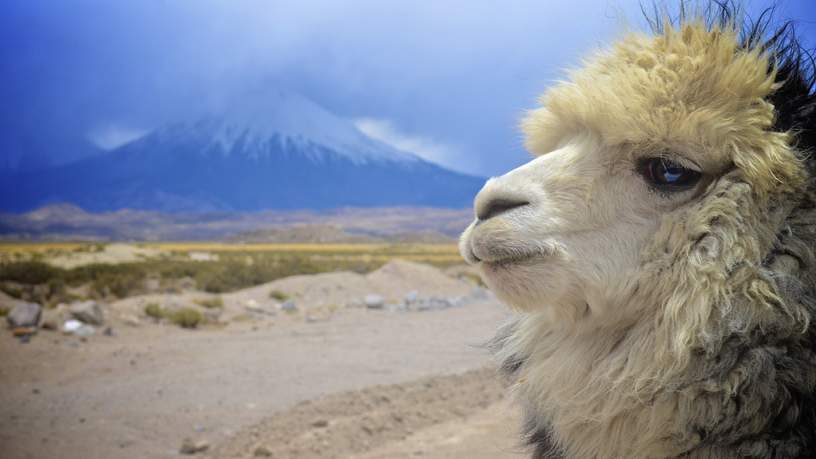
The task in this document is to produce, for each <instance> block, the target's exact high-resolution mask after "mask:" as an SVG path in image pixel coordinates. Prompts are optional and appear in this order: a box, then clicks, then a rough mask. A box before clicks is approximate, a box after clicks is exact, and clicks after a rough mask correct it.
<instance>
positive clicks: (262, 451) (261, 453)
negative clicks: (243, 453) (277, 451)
mask: <svg viewBox="0 0 816 459" xmlns="http://www.w3.org/2000/svg"><path fill="white" fill-rule="evenodd" d="M252 455H253V456H255V457H272V451H270V450H269V448H267V447H266V446H259V447H257V448H255V451H254V452H253V453H252Z"/></svg>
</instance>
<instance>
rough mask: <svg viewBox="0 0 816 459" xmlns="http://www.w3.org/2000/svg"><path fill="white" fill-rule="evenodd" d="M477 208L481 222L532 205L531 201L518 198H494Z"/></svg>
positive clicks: (477, 215) (477, 214)
mask: <svg viewBox="0 0 816 459" xmlns="http://www.w3.org/2000/svg"><path fill="white" fill-rule="evenodd" d="M479 204H480V205H478V206H477V208H476V218H477V219H478V220H479V221H485V220H489V219H491V218H493V217H495V216H496V215H499V214H502V213H504V212H507V211H508V210H511V209H515V208H517V207H522V206H526V205H528V204H530V202H529V201H525V200H522V199H516V198H500V197H496V198H492V199H489V200H487V201H482V202H481V203H479Z"/></svg>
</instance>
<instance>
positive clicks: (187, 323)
mask: <svg viewBox="0 0 816 459" xmlns="http://www.w3.org/2000/svg"><path fill="white" fill-rule="evenodd" d="M169 319H170V322H173V323H174V324H176V325H178V326H179V327H182V328H196V327H198V325H199V324H200V323H201V322H202V321H203V320H204V316H203V315H201V313H200V312H198V311H197V310H195V309H193V308H181V309H179V310H178V311H173V312H172V313H170V315H169Z"/></svg>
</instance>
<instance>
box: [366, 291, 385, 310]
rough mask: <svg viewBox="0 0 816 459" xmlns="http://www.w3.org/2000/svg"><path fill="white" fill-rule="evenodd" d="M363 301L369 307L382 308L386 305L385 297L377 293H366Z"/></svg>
mask: <svg viewBox="0 0 816 459" xmlns="http://www.w3.org/2000/svg"><path fill="white" fill-rule="evenodd" d="M363 302H364V303H365V305H366V307H367V308H368V309H382V307H383V306H385V299H384V298H383V297H381V296H380V295H376V294H370V295H366V296H365V298H364V299H363Z"/></svg>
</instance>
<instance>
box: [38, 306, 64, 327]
mask: <svg viewBox="0 0 816 459" xmlns="http://www.w3.org/2000/svg"><path fill="white" fill-rule="evenodd" d="M68 316H69V314H68V311H67V306H65V305H62V304H60V305H58V306H57V307H56V308H52V309H43V312H42V322H41V323H40V328H43V329H45V330H59V326H60V324H61V323H64V322H65V321H66V320H67V319H68Z"/></svg>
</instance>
